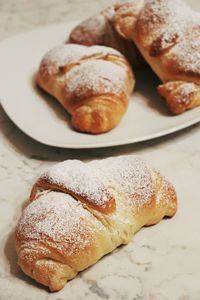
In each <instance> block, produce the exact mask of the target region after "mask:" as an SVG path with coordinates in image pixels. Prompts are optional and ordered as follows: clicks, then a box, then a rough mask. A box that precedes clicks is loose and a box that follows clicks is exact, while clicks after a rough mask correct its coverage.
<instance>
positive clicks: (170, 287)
mask: <svg viewBox="0 0 200 300" xmlns="http://www.w3.org/2000/svg"><path fill="white" fill-rule="evenodd" d="M191 2H192V3H191V4H192V5H193V6H194V7H195V6H196V7H197V5H198V3H197V1H191ZM107 3H108V1H106V0H105V1H103V0H101V1H99V0H98V1H97V0H96V1H94V0H85V1H83V0H73V1H72V0H58V1H53V0H35V1H25V0H18V1H14V0H7V1H4V0H0V39H1V40H2V39H4V38H6V37H9V36H11V35H13V34H16V33H19V32H22V31H24V30H29V29H32V28H35V27H38V26H44V25H47V24H50V23H57V22H63V21H66V20H75V19H83V18H85V17H87V16H89V15H91V14H93V13H95V12H96V11H98V10H99V9H100V8H102V7H103V6H104V5H106V4H107ZM0 128H1V130H0V191H1V193H0V245H1V247H0V300H7V299H11V300H35V299H40V300H66V299H70V300H79V299H87V300H102V299H108V300H143V299H144V300H199V299H200V285H199V278H200V238H199V232H198V229H199V227H200V218H199V211H200V201H199V181H200V124H197V125H195V126H193V127H190V128H188V129H186V130H183V131H181V132H178V133H175V134H172V135H170V136H167V137H163V138H159V139H156V140H153V141H148V142H145V143H140V144H135V145H128V146H121V147H115V148H108V149H96V150H65V149H58V148H51V147H48V146H45V145H41V144H39V143H37V142H35V141H33V140H31V139H30V138H29V137H27V136H26V135H25V134H23V133H22V132H21V131H20V130H19V129H18V128H17V127H16V126H15V125H14V124H13V123H12V122H11V121H10V120H9V118H8V117H7V115H6V114H5V112H4V111H3V109H2V108H1V107H0ZM123 154H138V155H141V156H142V157H143V158H145V159H147V160H148V161H149V162H150V163H151V164H152V165H154V166H155V167H158V168H159V169H160V170H161V171H162V172H163V173H164V174H165V175H166V176H167V177H169V178H170V179H171V181H172V182H173V183H174V185H175V186H176V189H177V192H178V199H179V207H178V212H177V215H176V216H175V217H174V218H173V219H165V220H163V221H162V222H161V223H159V224H158V225H156V226H152V227H149V228H143V229H142V230H140V232H138V233H137V234H136V235H135V237H134V238H133V240H132V242H131V243H130V244H129V245H127V246H123V247H120V248H118V249H116V250H115V251H114V253H112V254H109V255H107V256H106V257H104V258H103V259H102V260H100V261H99V262H98V263H97V264H96V265H95V266H93V267H91V268H89V269H88V270H86V271H84V272H82V273H80V274H79V275H78V276H77V278H75V279H74V280H72V281H70V282H69V283H68V284H67V285H66V287H65V288H64V289H63V290H61V291H60V292H58V293H49V291H48V290H47V289H46V288H44V287H42V286H41V285H39V284H37V283H35V282H34V281H33V280H32V279H30V278H28V277H27V276H26V275H24V274H23V273H22V272H21V270H20V269H19V267H18V266H17V258H16V253H15V248H14V228H15V225H16V222H17V220H18V218H19V216H20V214H21V210H22V207H23V204H24V203H25V201H26V199H27V198H28V195H29V192H30V188H31V186H32V184H33V183H34V181H35V180H36V178H37V176H38V175H39V174H40V173H41V172H43V171H44V170H45V169H46V168H48V167H49V166H50V165H52V164H54V163H55V162H58V161H62V160H64V159H72V158H78V159H83V160H85V161H86V160H91V159H93V158H103V157H107V156H115V155H123Z"/></svg>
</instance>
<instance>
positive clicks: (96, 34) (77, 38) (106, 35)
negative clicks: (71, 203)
mask: <svg viewBox="0 0 200 300" xmlns="http://www.w3.org/2000/svg"><path fill="white" fill-rule="evenodd" d="M135 1H136V0H135ZM137 2H138V3H139V1H137ZM115 7H117V4H115V5H112V6H109V7H107V8H106V9H105V10H103V11H101V12H100V13H98V14H97V15H95V16H93V17H91V18H89V19H87V20H85V21H83V22H82V23H80V24H79V25H78V26H76V27H75V28H74V29H73V30H72V32H71V34H70V36H69V39H68V42H70V43H76V44H81V45H86V46H92V45H103V46H108V47H111V48H114V49H116V50H118V51H120V52H121V53H122V54H123V55H124V56H125V57H126V58H127V59H128V61H129V62H130V64H131V65H132V66H133V67H137V68H140V67H143V66H144V65H146V63H145V61H144V59H143V57H142V56H141V54H140V52H139V51H138V50H137V48H136V46H135V44H134V43H133V42H132V41H129V40H127V39H126V38H124V37H122V36H121V35H120V34H119V33H118V32H117V31H116V29H115V27H114V26H113V19H114V15H115Z"/></svg>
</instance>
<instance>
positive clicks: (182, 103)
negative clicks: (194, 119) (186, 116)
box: [158, 81, 200, 114]
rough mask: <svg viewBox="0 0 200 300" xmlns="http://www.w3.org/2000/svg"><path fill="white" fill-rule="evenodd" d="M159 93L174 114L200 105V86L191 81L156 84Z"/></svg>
mask: <svg viewBox="0 0 200 300" xmlns="http://www.w3.org/2000/svg"><path fill="white" fill-rule="evenodd" d="M158 92H159V94H160V95H161V96H162V97H164V98H165V99H166V102H167V104H168V106H169V108H170V110H171V112H173V113H174V114H180V113H183V112H184V111H186V110H188V109H191V108H193V107H197V106H199V105H200V86H198V85H197V84H195V83H192V82H184V81H171V82H167V83H165V84H162V85H159V86H158Z"/></svg>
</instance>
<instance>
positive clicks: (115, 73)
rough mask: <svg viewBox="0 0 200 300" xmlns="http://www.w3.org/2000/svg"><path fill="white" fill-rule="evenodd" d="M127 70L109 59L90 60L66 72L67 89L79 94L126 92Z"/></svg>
mask: <svg viewBox="0 0 200 300" xmlns="http://www.w3.org/2000/svg"><path fill="white" fill-rule="evenodd" d="M126 76H127V74H126V70H125V69H124V68H123V67H121V66H119V65H116V64H114V63H112V62H109V61H103V60H94V59H93V60H89V61H86V62H84V63H82V64H81V65H79V66H75V67H74V68H72V69H71V70H70V71H69V72H68V73H67V74H66V90H67V91H69V92H70V93H72V94H73V93H75V95H77V96H80V97H81V96H85V94H86V93H87V92H91V93H94V94H98V93H102V91H103V92H104V93H116V94H120V93H122V92H123V91H124V92H125V88H126V86H125V84H124V82H125V79H126Z"/></svg>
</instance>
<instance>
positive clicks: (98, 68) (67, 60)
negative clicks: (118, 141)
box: [36, 44, 135, 134]
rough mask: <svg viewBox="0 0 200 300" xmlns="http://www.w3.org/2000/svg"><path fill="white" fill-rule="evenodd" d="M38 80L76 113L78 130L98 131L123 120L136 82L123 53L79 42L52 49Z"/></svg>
mask: <svg viewBox="0 0 200 300" xmlns="http://www.w3.org/2000/svg"><path fill="white" fill-rule="evenodd" d="M36 80H37V84H38V85H39V86H40V87H41V88H42V89H43V90H45V91H46V92H48V93H49V94H50V95H52V96H54V97H55V98H56V99H57V100H58V101H59V102H60V104H61V105H62V106H63V107H64V108H65V109H66V110H67V112H68V113H70V114H71V115H72V125H73V127H74V128H75V129H77V130H79V131H82V132H88V133H94V134H97V133H103V132H107V131H109V130H111V129H112V128H114V127H115V126H116V125H117V124H118V123H119V122H120V120H121V118H122V116H123V115H124V113H125V112H126V110H127V107H128V100H129V96H130V94H131V93H132V90H133V88H134V85H135V80H134V75H133V72H132V70H131V67H130V66H129V63H128V62H127V60H126V59H125V57H124V56H123V55H122V54H121V53H120V52H118V51H116V50H114V49H112V48H109V47H103V46H93V47H87V46H83V45H76V44H63V45H60V46H57V47H55V48H53V49H52V50H50V51H49V52H48V53H47V54H46V55H45V56H44V58H43V59H42V61H41V64H40V68H39V71H38V74H37V79H36Z"/></svg>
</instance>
